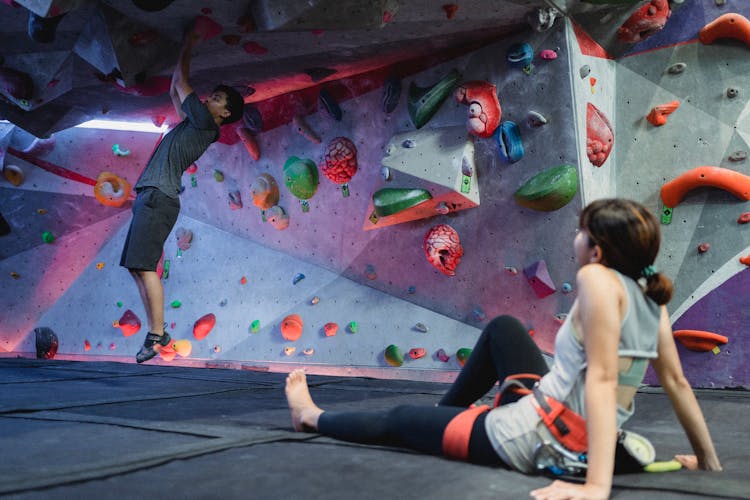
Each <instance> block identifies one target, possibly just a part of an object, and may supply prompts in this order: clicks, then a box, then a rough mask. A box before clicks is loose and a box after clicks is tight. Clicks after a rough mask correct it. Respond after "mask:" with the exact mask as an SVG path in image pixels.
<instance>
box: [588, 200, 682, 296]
mask: <svg viewBox="0 0 750 500" xmlns="http://www.w3.org/2000/svg"><path fill="white" fill-rule="evenodd" d="M578 224H579V227H580V228H581V229H583V230H585V231H586V233H587V234H588V236H589V245H590V246H591V247H593V246H594V245H599V247H600V248H601V249H602V263H603V264H605V265H606V266H609V267H611V268H613V269H616V270H617V271H619V272H620V273H622V274H624V275H625V276H629V277H630V278H632V279H634V280H636V281H639V280H641V279H644V280H645V281H646V287H645V288H646V289H645V293H646V295H648V296H649V297H651V299H653V301H654V302H656V303H657V304H659V305H662V304H666V303H667V302H669V300H670V299H671V298H672V280H670V279H669V278H668V277H666V276H664V275H663V274H662V273H659V272H656V271H655V269H654V267H653V265H654V260H655V259H656V255H657V254H658V253H659V245H660V244H661V230H660V228H659V223H658V222H657V220H656V217H654V215H653V214H652V213H651V212H650V211H649V210H648V209H647V208H646V207H644V206H643V205H641V204H640V203H638V202H636V201H632V200H626V199H622V198H608V199H602V200H596V201H593V202H591V203H589V204H588V205H587V206H586V207H585V208H584V209H583V211H582V212H581V216H580V218H579V223H578Z"/></svg>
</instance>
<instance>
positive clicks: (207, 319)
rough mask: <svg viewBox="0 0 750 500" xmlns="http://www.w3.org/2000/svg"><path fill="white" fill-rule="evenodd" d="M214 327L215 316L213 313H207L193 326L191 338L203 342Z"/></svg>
mask: <svg viewBox="0 0 750 500" xmlns="http://www.w3.org/2000/svg"><path fill="white" fill-rule="evenodd" d="M215 325H216V316H214V314H213V313H208V314H206V315H205V316H201V317H200V318H198V321H196V322H195V324H194V325H193V337H195V339H196V340H203V339H205V338H206V335H208V334H209V333H210V332H211V330H212V329H213V327H214V326H215Z"/></svg>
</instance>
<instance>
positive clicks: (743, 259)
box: [740, 254, 750, 266]
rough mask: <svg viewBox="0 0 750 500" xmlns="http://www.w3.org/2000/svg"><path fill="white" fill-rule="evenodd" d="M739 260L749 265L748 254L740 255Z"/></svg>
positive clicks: (749, 257)
mask: <svg viewBox="0 0 750 500" xmlns="http://www.w3.org/2000/svg"><path fill="white" fill-rule="evenodd" d="M740 262H741V263H743V264H745V265H746V266H750V254H748V255H745V256H744V257H740Z"/></svg>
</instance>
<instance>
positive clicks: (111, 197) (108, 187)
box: [94, 172, 130, 207]
mask: <svg viewBox="0 0 750 500" xmlns="http://www.w3.org/2000/svg"><path fill="white" fill-rule="evenodd" d="M94 196H95V197H96V200H97V201H98V202H99V203H101V204H102V205H105V206H108V207H121V206H123V205H124V204H125V202H126V201H128V198H129V197H130V183H129V182H128V181H126V180H125V179H123V178H122V177H119V176H118V175H116V174H113V173H112V172H102V173H100V174H99V177H97V178H96V185H94Z"/></svg>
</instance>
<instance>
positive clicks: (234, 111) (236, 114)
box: [214, 85, 245, 124]
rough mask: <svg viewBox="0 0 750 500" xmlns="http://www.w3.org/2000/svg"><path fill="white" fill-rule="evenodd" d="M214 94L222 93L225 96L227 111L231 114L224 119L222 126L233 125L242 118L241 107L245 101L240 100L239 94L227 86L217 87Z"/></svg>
mask: <svg viewBox="0 0 750 500" xmlns="http://www.w3.org/2000/svg"><path fill="white" fill-rule="evenodd" d="M214 92H224V93H225V94H226V95H227V106H226V107H227V109H228V110H229V112H230V113H231V114H230V115H229V116H228V117H226V118H224V121H222V122H221V123H222V124H226V123H234V122H236V121H237V120H239V119H240V118H242V112H243V106H244V105H245V100H244V99H243V98H242V96H241V95H240V93H239V92H237V91H236V90H234V89H233V88H232V87H229V86H228V85H217V86H216V88H215V89H214Z"/></svg>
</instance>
